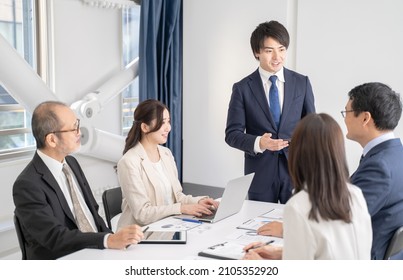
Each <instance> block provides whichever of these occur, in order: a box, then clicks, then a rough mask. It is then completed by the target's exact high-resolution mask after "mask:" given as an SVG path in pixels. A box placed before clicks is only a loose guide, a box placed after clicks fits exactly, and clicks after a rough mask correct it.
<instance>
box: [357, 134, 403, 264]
mask: <svg viewBox="0 0 403 280" xmlns="http://www.w3.org/2000/svg"><path fill="white" fill-rule="evenodd" d="M351 183H352V184H354V185H356V186H358V187H359V188H361V190H362V192H363V194H364V197H365V200H366V201H367V205H368V211H369V213H370V215H371V219H372V231H373V237H372V250H371V258H372V259H383V257H384V255H385V251H386V249H387V247H388V245H389V242H390V240H391V238H392V236H393V234H394V232H395V231H396V229H397V228H399V227H400V226H402V225H403V147H402V143H401V141H400V139H392V140H388V141H385V142H383V143H381V144H379V145H376V146H375V147H373V148H372V149H371V150H370V151H369V152H368V153H367V154H366V155H365V157H364V158H363V159H362V161H361V163H360V165H359V166H358V168H357V170H356V171H355V173H354V174H353V175H352V176H351Z"/></svg>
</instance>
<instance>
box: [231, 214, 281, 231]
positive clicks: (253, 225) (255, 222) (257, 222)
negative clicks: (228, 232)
mask: <svg viewBox="0 0 403 280" xmlns="http://www.w3.org/2000/svg"><path fill="white" fill-rule="evenodd" d="M272 221H277V219H272V218H267V217H263V216H259V217H255V218H253V219H250V220H247V221H246V222H244V223H242V224H241V225H239V226H238V227H237V228H241V229H247V230H257V229H258V228H260V227H261V226H263V225H264V224H267V223H270V222H272Z"/></svg>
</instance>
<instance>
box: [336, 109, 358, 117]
mask: <svg viewBox="0 0 403 280" xmlns="http://www.w3.org/2000/svg"><path fill="white" fill-rule="evenodd" d="M354 111H355V110H344V111H340V113H341V115H342V116H343V118H345V117H346V115H347V113H350V112H354Z"/></svg>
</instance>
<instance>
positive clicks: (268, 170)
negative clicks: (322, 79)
mask: <svg viewBox="0 0 403 280" xmlns="http://www.w3.org/2000/svg"><path fill="white" fill-rule="evenodd" d="M284 79H285V84H284V102H283V109H282V113H281V120H280V125H279V127H278V128H277V127H276V124H275V122H274V120H273V117H272V115H271V113H270V109H269V104H268V101H267V97H266V93H265V91H264V88H263V84H262V79H261V77H260V74H259V70H256V71H255V72H253V73H252V74H251V75H249V76H247V77H245V78H244V79H242V80H241V81H240V82H238V83H235V84H234V86H233V88H232V96H231V101H230V103H229V108H228V116H227V127H226V130H225V141H226V142H227V143H228V145H230V146H231V147H234V148H237V149H240V150H242V151H244V152H245V166H244V168H245V174H249V173H252V172H255V177H254V179H253V181H252V184H251V187H250V189H249V191H250V192H254V193H262V192H264V191H265V190H266V189H267V188H268V187H269V186H271V185H272V182H273V180H275V179H276V177H277V173H276V172H277V168H275V164H276V163H275V162H276V161H277V158H276V157H275V156H274V153H273V152H270V151H267V150H266V151H264V152H263V153H261V154H260V153H259V154H255V153H254V149H253V148H254V143H255V139H256V137H257V136H261V135H263V134H264V133H271V134H272V138H275V139H289V138H291V137H292V133H293V131H294V128H295V126H296V125H297V123H298V122H299V121H300V120H301V118H303V117H304V116H305V115H307V114H309V113H312V112H315V105H314V96H313V92H312V87H311V83H310V82H309V79H308V77H306V76H303V75H301V74H298V73H296V72H294V71H291V70H288V69H286V68H284ZM284 152H285V154H286V156H288V149H287V148H286V149H284Z"/></svg>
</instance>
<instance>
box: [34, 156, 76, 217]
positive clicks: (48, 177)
mask: <svg viewBox="0 0 403 280" xmlns="http://www.w3.org/2000/svg"><path fill="white" fill-rule="evenodd" d="M33 162H34V165H35V168H36V170H37V172H38V173H39V174H41V175H42V179H43V180H44V181H45V182H46V183H47V185H48V186H49V188H51V189H53V191H54V192H55V193H56V196H57V198H58V199H59V202H60V205H61V206H62V208H63V211H64V213H65V214H66V216H67V217H69V219H71V220H72V221H73V222H74V223H75V219H74V216H73V213H72V212H71V210H70V207H69V205H68V204H67V200H66V198H65V196H64V194H63V192H62V190H61V188H60V186H59V184H58V183H57V181H56V179H55V177H53V175H52V173H51V172H50V170H49V168H48V167H47V166H46V165H45V163H44V162H43V161H42V159H41V158H40V156H39V155H38V154H37V153H35V156H34V159H33Z"/></svg>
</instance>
